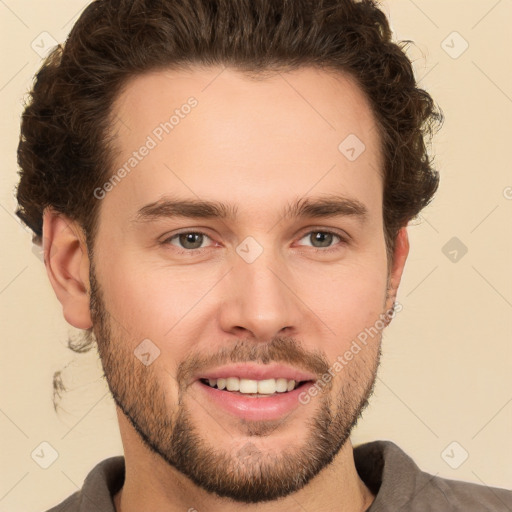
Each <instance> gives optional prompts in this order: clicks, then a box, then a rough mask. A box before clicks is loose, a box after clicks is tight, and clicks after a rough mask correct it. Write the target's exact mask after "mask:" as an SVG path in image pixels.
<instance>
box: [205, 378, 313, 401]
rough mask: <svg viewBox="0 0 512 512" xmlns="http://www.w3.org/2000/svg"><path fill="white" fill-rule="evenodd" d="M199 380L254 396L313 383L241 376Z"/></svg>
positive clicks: (209, 385)
mask: <svg viewBox="0 0 512 512" xmlns="http://www.w3.org/2000/svg"><path fill="white" fill-rule="evenodd" d="M199 381H200V382H201V383H202V384H204V385H205V386H208V387H210V388H213V389H217V390H219V391H225V392H228V393H233V394H237V395H242V396H246V397H253V398H264V397H272V396H276V395H281V394H288V393H290V392H292V391H295V390H297V389H300V388H302V387H304V386H305V385H307V384H308V383H312V381H311V380H304V381H295V380H294V379H286V378H284V377H282V378H277V379H275V378H271V379H262V380H255V379H243V378H239V377H227V378H217V379H206V378H202V379H199Z"/></svg>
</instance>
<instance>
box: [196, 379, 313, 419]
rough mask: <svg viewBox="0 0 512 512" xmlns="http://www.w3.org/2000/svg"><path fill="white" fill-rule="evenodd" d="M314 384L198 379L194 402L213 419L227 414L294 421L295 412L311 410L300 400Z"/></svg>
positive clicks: (284, 380)
mask: <svg viewBox="0 0 512 512" xmlns="http://www.w3.org/2000/svg"><path fill="white" fill-rule="evenodd" d="M314 384H315V381H314V380H305V381H295V379H285V378H282V379H281V378H277V379H272V378H271V379H262V380H253V379H243V378H242V379H240V378H238V377H226V378H224V377H223V378H199V379H197V380H196V381H195V382H194V383H193V385H192V390H195V392H194V391H193V392H194V395H195V399H196V400H197V401H198V403H199V404H200V405H202V406H203V408H204V409H205V410H207V411H209V415H210V416H211V417H218V416H219V414H221V415H222V413H224V414H225V413H227V414H228V416H230V417H235V418H237V419H242V420H244V421H275V420H282V421H284V420H288V421H292V418H293V416H291V414H292V413H295V414H299V415H300V414H305V413H304V412H301V411H305V410H307V411H310V410H311V408H310V407H309V406H308V407H305V406H303V402H301V400H300V398H301V395H302V394H303V393H307V391H308V389H309V387H310V386H313V385H314ZM308 413H309V412H308ZM288 416H290V418H289V419H288ZM221 421H222V420H221Z"/></svg>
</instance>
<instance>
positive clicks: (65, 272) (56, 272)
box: [43, 208, 92, 329]
mask: <svg viewBox="0 0 512 512" xmlns="http://www.w3.org/2000/svg"><path fill="white" fill-rule="evenodd" d="M43 251H44V264H45V267H46V272H47V274H48V278H49V279H50V283H51V285H52V287H53V290H54V292H55V295H56V296H57V299H58V300H59V302H60V303H61V304H62V312H63V314H64V318H65V319H66V321H67V322H68V323H69V324H71V325H72V326H74V327H77V328H78V329H89V328H90V327H92V321H91V315H90V310H89V257H88V254H87V245H86V242H85V236H84V234H83V231H82V229H81V228H80V226H79V225H78V224H77V223H76V222H74V221H71V220H70V219H69V218H67V217H66V216H65V215H63V214H61V213H58V212H56V211H55V210H53V209H52V208H46V209H45V210H44V213H43Z"/></svg>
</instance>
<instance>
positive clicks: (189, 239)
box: [162, 231, 210, 252]
mask: <svg viewBox="0 0 512 512" xmlns="http://www.w3.org/2000/svg"><path fill="white" fill-rule="evenodd" d="M205 238H208V239H210V237H209V236H208V235H207V234H206V233H202V232H201V231H187V232H184V233H178V234H176V235H173V236H171V237H169V238H167V239H166V240H164V241H163V242H162V243H163V244H171V245H175V246H177V247H178V248H179V249H185V251H184V252H186V251H193V250H197V249H203V248H204V247H202V245H203V242H204V241H205ZM173 241H176V242H177V244H175V243H173Z"/></svg>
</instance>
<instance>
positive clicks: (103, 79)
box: [16, 0, 443, 255]
mask: <svg viewBox="0 0 512 512" xmlns="http://www.w3.org/2000/svg"><path fill="white" fill-rule="evenodd" d="M408 43H410V41H401V42H399V43H394V42H392V33H391V29H390V26H389V23H388V20H387V18H386V16H385V14H384V13H383V12H382V11H381V10H380V9H379V8H378V6H377V3H376V1H374V0H361V1H357V0H96V1H94V2H92V3H91V4H90V5H89V6H88V7H87V8H86V9H85V10H84V12H83V13H82V15H81V16H80V18H79V20H78V21H77V23H76V24H75V26H74V27H73V29H72V30H71V33H70V34H69V37H68V39H67V41H66V43H65V45H59V46H57V47H56V48H55V49H54V50H53V52H52V53H51V54H50V55H49V56H48V57H47V59H46V60H45V61H44V63H43V65H42V67H41V69H40V70H39V72H38V73H37V75H36V80H35V83H34V87H33V90H32V91H31V93H30V100H29V102H28V104H27V106H26V108H25V111H24V113H23V117H22V123H21V136H20V142H19V146H18V163H19V166H20V168H21V171H20V182H19V185H18V187H17V199H18V203H19V208H18V210H17V212H16V213H17V215H18V216H19V217H20V218H21V219H22V220H23V221H24V222H25V223H26V224H27V225H28V226H29V227H30V228H31V229H32V230H33V231H34V233H35V237H34V241H35V242H40V241H41V236H42V224H43V222H42V214H43V210H44V208H45V207H47V206H52V207H53V208H54V209H55V210H56V211H58V212H61V213H63V214H65V215H67V216H68V217H69V218H70V219H71V220H76V221H78V222H79V223H80V225H81V226H82V228H83V229H84V232H85V234H86V236H87V242H88V247H89V250H92V245H93V242H94V236H95V233H96V229H97V222H98V206H99V201H98V200H97V199H96V198H95V196H94V194H93V190H94V189H95V188H96V187H98V186H101V184H103V183H105V181H107V180H108V178H109V177H110V176H111V174H112V172H113V167H112V165H113V162H112V153H113V152H112V147H113V145H112V144H110V143H111V142H112V135H111V133H110V128H111V125H112V118H111V114H112V105H113V102H114V100H115V99H116V97H117V96H118V94H119V93H120V91H121V88H122V87H123V85H124V84H126V83H127V80H128V79H129V78H132V77H133V76H136V75H139V74H141V73H145V72H147V71H150V70H151V71H153V70H156V69H163V68H169V69H172V68H180V67H189V66H191V65H194V64H199V65H212V66H213V65H222V66H230V67H232V68H234V69H236V70H238V71H242V72H246V73H248V74H253V75H257V74H265V73H268V72H278V71H289V70H290V71H291V70H294V69H297V68H300V67H303V66H317V67H319V68H324V69H329V70H334V71H340V72H343V73H348V74H349V75H351V77H353V78H355V79H356V82H357V83H358V85H359V86H360V87H361V89H362V91H363V92H364V93H365V94H366V97H367V98H368V100H369V102H370V105H371V108H372V110H373V113H374V116H375V118H376V120H377V127H378V130H379V135H380V142H381V147H382V152H383V156H384V160H383V161H384V167H385V168H384V169H383V170H382V173H383V176H384V195H383V219H384V229H385V238H386V245H387V249H388V255H389V254H391V251H392V249H393V248H394V242H395V238H396V235H397V233H398V230H399V229H400V228H401V227H402V226H404V225H406V224H407V223H408V222H409V220H411V219H412V218H414V217H415V216H416V215H417V214H418V213H419V212H420V210H421V209H422V208H423V207H424V206H425V205H427V204H428V203H429V202H430V200H431V199H432V197H433V195H434V193H435V191H436V189H437V187H438V181H439V178H438V173H437V171H435V170H434V169H433V167H432V161H431V159H430V157H429V155H428V154H427V150H426V144H425V136H432V134H433V129H434V127H435V126H436V124H442V120H443V115H442V112H441V111H440V109H438V108H437V107H436V106H435V105H434V102H433V100H432V98H431V96H430V95H429V94H428V93H427V92H426V91H424V90H422V89H420V88H418V87H417V84H416V81H415V77H414V74H413V69H412V65H411V62H410V60H409V59H408V57H407V56H406V54H405V51H404V48H405V46H406V45H407V44H408Z"/></svg>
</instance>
